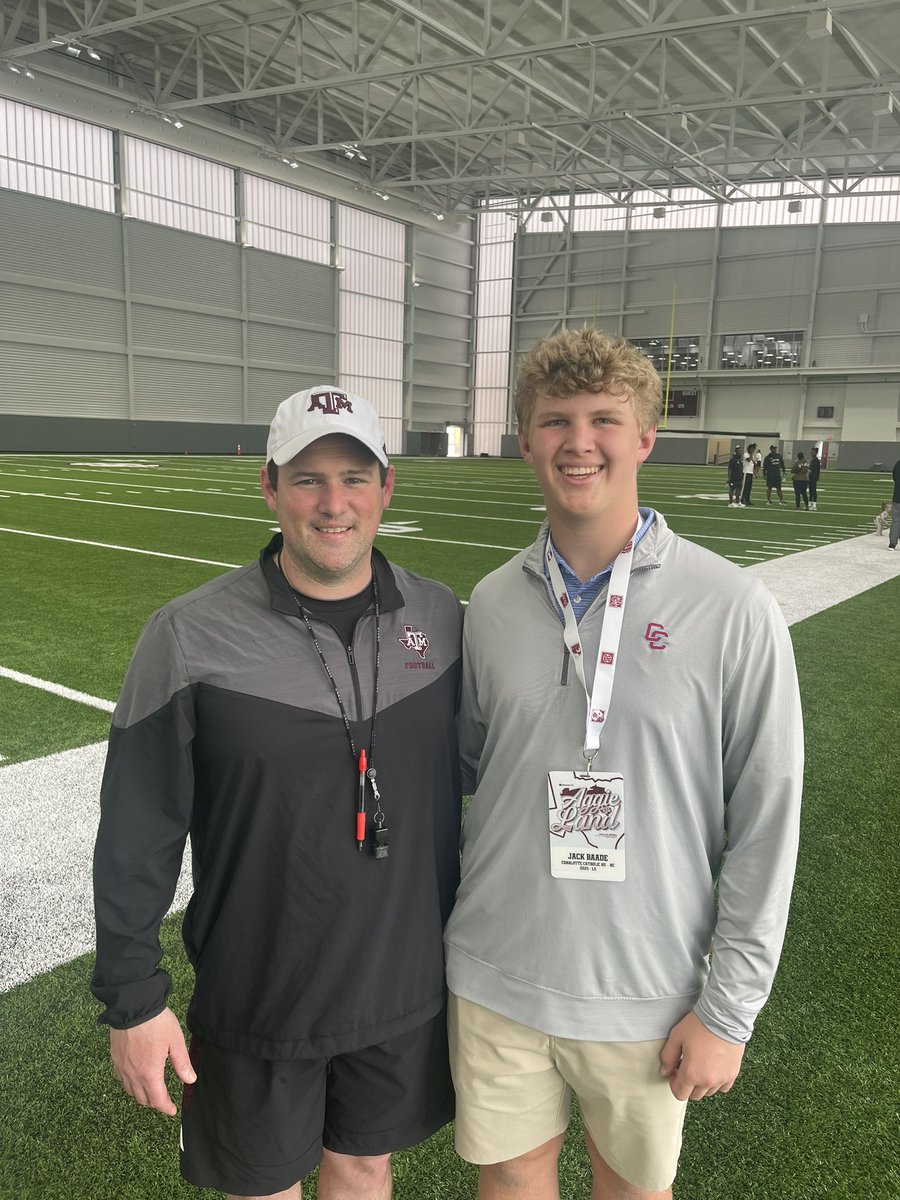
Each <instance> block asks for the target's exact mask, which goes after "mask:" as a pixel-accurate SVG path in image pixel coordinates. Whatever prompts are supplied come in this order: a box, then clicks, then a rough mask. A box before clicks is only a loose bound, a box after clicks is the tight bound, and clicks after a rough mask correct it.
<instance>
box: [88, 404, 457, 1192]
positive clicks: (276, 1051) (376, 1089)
mask: <svg viewBox="0 0 900 1200" xmlns="http://www.w3.org/2000/svg"><path fill="white" fill-rule="evenodd" d="M267 460H268V461H267V464H266V466H265V467H264V468H263V469H262V472H261V485H262V491H263V495H264V497H265V500H266V503H267V504H268V506H269V508H270V509H271V511H272V512H273V513H275V515H276V516H277V518H278V522H279V526H280V530H281V532H280V533H278V534H276V536H275V537H274V538H273V539H272V540H271V542H270V543H269V545H268V546H267V547H266V548H265V549H264V550H263V551H262V553H261V554H260V557H259V560H258V561H257V562H254V563H252V564H250V565H248V566H245V567H241V568H239V569H238V570H235V571H230V572H228V573H227V574H225V575H222V576H220V577H219V578H218V579H214V580H212V581H211V582H209V583H206V584H204V585H203V586H202V587H199V588H197V589H196V590H195V591H192V592H190V593H188V594H187V595H186V596H182V597H180V598H178V599H176V600H173V601H171V602H170V603H169V604H167V605H165V607H164V608H162V609H160V610H159V612H157V613H156V614H155V615H154V616H153V617H152V618H151V619H150V622H149V624H148V625H147V627H146V629H145V630H144V633H143V634H142V636H141V639H140V641H139V643H138V646H137V649H136V651H135V655H134V658H133V660H132V663H131V666H130V668H129V671H128V674H127V676H126V679H125V683H124V686H123V689H122V694H121V696H120V698H119V702H118V705H117V707H116V711H115V714H114V716H113V723H112V731H111V734H110V744H109V756H108V760H107V767H106V773H105V776H104V782H103V789H102V794H101V821H100V829H99V833H98V837H97V847H96V852H95V860H94V878H95V901H96V912H97V961H96V967H95V971H94V976H93V980H92V990H93V992H94V994H95V996H96V997H97V998H98V999H99V1000H100V1001H101V1002H102V1003H103V1004H104V1005H105V1006H106V1007H105V1011H104V1012H103V1014H102V1015H101V1017H100V1020H101V1022H105V1023H106V1024H108V1025H109V1026H110V1049H111V1054H112V1059H113V1065H114V1067H115V1070H116V1073H117V1075H118V1076H119V1078H120V1080H121V1081H122V1084H123V1086H124V1087H125V1090H126V1091H127V1092H129V1093H130V1094H131V1095H132V1096H133V1097H134V1098H135V1099H136V1100H137V1101H138V1103H140V1104H143V1105H146V1106H148V1107H152V1108H156V1109H159V1110H160V1111H161V1112H164V1113H167V1114H169V1115H175V1113H176V1111H177V1110H176V1106H175V1104H174V1103H173V1101H172V1099H171V1097H170V1096H169V1094H168V1091H167V1089H166V1083H165V1078H164V1068H165V1066H166V1062H167V1060H169V1061H171V1064H172V1067H173V1068H174V1070H175V1073H176V1075H177V1076H178V1077H179V1079H180V1080H181V1081H182V1083H183V1084H184V1095H183V1105H182V1128H181V1169H182V1174H183V1175H184V1177H185V1178H186V1179H187V1180H188V1181H189V1182H191V1183H194V1184H196V1185H198V1186H200V1187H210V1188H217V1189H219V1190H220V1191H222V1192H225V1193H226V1194H227V1195H228V1196H251V1197H256V1196H259V1197H261V1196H270V1197H283V1198H285V1200H288V1198H290V1200H296V1198H297V1197H299V1195H300V1180H301V1179H302V1178H303V1177H304V1176H305V1175H306V1174H307V1173H308V1172H309V1171H311V1170H312V1169H313V1168H314V1167H315V1166H316V1165H317V1164H318V1163H320V1162H321V1169H320V1174H319V1183H318V1195H319V1197H320V1200H341V1198H346V1197H353V1198H354V1200H386V1198H387V1197H389V1196H390V1195H391V1169H390V1153H391V1151H393V1150H397V1149H400V1148H402V1147H406V1146H410V1145H414V1144H415V1143H416V1142H418V1141H421V1140H422V1139H423V1138H425V1137H428V1136H429V1135H430V1134H431V1133H433V1132H434V1131H435V1130H437V1129H439V1128H440V1127H441V1126H442V1125H444V1124H446V1122H447V1121H448V1120H450V1119H451V1117H452V1115H453V1099H452V1088H451V1085H450V1078H449V1071H448V1065H447V1046H446V1026H445V1012H444V1007H445V991H444V975H443V957H442V944H441V937H442V929H443V926H444V923H445V922H446V919H447V917H448V915H449V911H450V906H451V904H452V901H453V896H454V892H455V889H456V884H457V882H458V874H459V859H458V835H459V821H460V807H459V806H460V786H459V775H458V765H457V746H456V735H455V729H454V714H455V708H456V697H457V687H458V676H459V654H460V637H461V609H460V605H459V602H458V600H457V599H456V597H455V596H454V595H453V593H452V592H451V591H450V589H449V588H447V587H445V586H444V585H442V584H438V583H435V582H433V581H431V580H426V579H423V578H421V577H420V576H418V575H414V574H412V573H411V572H409V571H405V570H403V569H401V568H399V567H396V566H393V565H392V564H390V563H389V562H388V561H387V560H386V559H385V558H384V557H383V555H381V554H380V553H379V551H377V550H375V549H374V548H373V541H374V538H375V535H376V533H377V531H378V525H379V521H380V519H381V515H382V512H383V511H384V509H385V507H386V506H387V505H388V503H389V501H390V498H391V493H392V490H393V486H394V469H393V467H391V466H389V464H388V460H387V455H386V453H385V446H384V434H383V430H382V427H381V422H380V420H379V418H378V416H377V414H376V412H375V410H374V409H373V408H372V407H371V405H370V404H368V403H367V401H365V400H363V399H362V398H361V397H359V396H354V395H352V394H351V393H348V392H345V391H343V390H341V389H340V388H338V387H335V386H332V385H322V386H319V387H314V388H310V389H308V390H306V391H302V392H298V393H297V394H296V395H293V396H291V397H289V398H288V399H287V400H285V401H284V402H283V404H281V406H280V407H279V409H278V411H277V413H276V415H275V419H274V420H273V422H272V426H271V430H270V433H269V439H268V445H267ZM188 835H190V838H191V845H192V851H193V876H194V894H193V898H192V900H191V903H190V905H189V906H188V909H187V912H186V914H185V918H184V924H183V936H184V941H185V946H186V948H187V953H188V957H189V958H190V961H191V963H192V965H193V967H194V971H195V976H196V979H195V987H194V992H193V996H192V998H191V1002H190V1007H189V1009H188V1013H187V1025H188V1028H189V1029H190V1031H191V1035H192V1039H191V1045H190V1051H188V1049H187V1047H186V1045H185V1040H184V1036H183V1034H182V1030H181V1025H180V1023H179V1021H178V1019H177V1017H176V1016H175V1015H174V1013H173V1012H172V1011H171V1009H169V1008H168V1007H167V1004H166V1000H167V996H168V994H169V991H170V989H171V980H170V978H169V976H168V975H167V974H166V973H165V972H164V971H162V970H160V968H159V962H160V957H161V951H160V948H159V940H158V935H159V925H160V922H161V920H162V917H163V915H164V914H165V912H166V910H167V908H168V906H169V904H170V902H171V899H172V894H173V892H174V889H175V883H176V880H177V877H178V872H179V867H180V863H181V858H182V853H183V849H184V844H185V840H186V838H187V836H188Z"/></svg>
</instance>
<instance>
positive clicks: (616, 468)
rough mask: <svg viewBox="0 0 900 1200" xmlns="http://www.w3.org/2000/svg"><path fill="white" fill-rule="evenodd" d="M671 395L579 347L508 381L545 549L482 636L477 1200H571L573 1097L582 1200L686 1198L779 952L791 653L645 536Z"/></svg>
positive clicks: (492, 591) (481, 610)
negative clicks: (542, 512)
mask: <svg viewBox="0 0 900 1200" xmlns="http://www.w3.org/2000/svg"><path fill="white" fill-rule="evenodd" d="M660 390H661V389H660V382H659V377H658V376H657V374H656V372H655V371H654V370H653V368H652V367H651V366H650V364H649V363H648V361H647V360H646V359H645V358H644V357H643V355H641V353H640V352H639V351H638V350H637V349H636V348H634V347H633V346H630V345H629V344H627V343H626V342H624V341H622V340H613V339H610V338H608V337H606V336H605V335H603V334H602V333H599V332H598V331H596V330H591V329H585V330H582V331H580V332H572V331H567V330H566V331H563V332H562V333H559V334H556V335H555V336H553V337H549V338H547V339H545V340H543V341H542V342H540V343H538V345H537V346H536V347H535V348H534V349H533V350H532V351H531V353H530V354H529V355H528V356H527V357H526V359H525V360H524V362H523V364H522V366H521V369H520V372H519V376H518V382H517V388H516V412H517V417H518V421H519V440H520V444H521V448H522V453H523V455H524V457H525V459H526V460H527V461H528V462H529V463H530V464H531V466H532V468H533V470H534V472H535V475H536V477H537V480H538V483H539V484H540V487H541V490H542V492H543V494H544V498H545V501H546V507H547V521H546V522H545V524H544V525H543V526H542V528H541V530H540V532H539V534H538V537H537V540H536V541H535V543H534V545H533V546H532V547H530V548H529V549H527V550H525V551H523V552H522V553H520V554H519V555H517V556H516V557H515V558H513V559H512V560H511V561H510V562H509V563H507V564H506V565H505V566H503V567H501V568H500V569H499V570H498V571H495V572H494V573H493V574H492V575H489V576H488V577H487V578H486V579H485V580H483V581H482V582H481V583H480V584H479V585H478V587H476V589H475V591H474V592H473V594H472V598H471V603H470V606H469V610H468V613H467V616H466V623H465V631H464V655H463V661H464V667H463V701H462V710H461V717H460V739H461V753H462V758H463V771H464V787H465V789H466V790H472V791H474V799H473V802H472V806H471V808H470V810H469V812H468V814H467V817H466V821H465V825H464V829H463V856H462V880H461V883H460V888H459V892H458V895H457V902H456V906H455V908H454V911H453V914H452V915H451V919H450V922H449V923H448V926H447V931H446V936H445V942H446V947H447V971H448V984H449V987H450V991H451V1000H450V1010H449V1016H450V1034H451V1063H452V1066H453V1072H454V1083H455V1085H456V1090H457V1126H456V1129H457V1133H456V1136H457V1149H458V1151H459V1153H460V1154H461V1155H462V1156H463V1157H464V1158H466V1159H468V1160H470V1161H472V1162H476V1163H479V1164H481V1171H480V1185H479V1196H480V1197H481V1198H482V1200H557V1197H558V1195H559V1191H558V1179H557V1159H558V1155H559V1152H560V1149H561V1146H562V1143H563V1139H564V1136H565V1130H566V1127H567V1124H568V1120H569V1103H570V1100H571V1097H572V1094H573V1093H574V1094H575V1095H577V1097H578V1100H579V1103H580V1107H581V1112H582V1116H583V1118H584V1124H585V1137H586V1143H587V1150H588V1153H589V1156H590V1160H591V1164H592V1168H593V1176H594V1187H593V1192H592V1196H593V1197H594V1200H650V1198H655V1200H664V1198H666V1197H669V1196H671V1190H670V1189H671V1184H672V1180H673V1178H674V1175H675V1172H676V1167H677V1161H678V1155H679V1150H680V1144H681V1129H682V1122H683V1119H684V1110H685V1106H686V1102H687V1100H689V1099H692V1100H700V1099H702V1098H704V1097H706V1096H710V1095H714V1094H715V1093H717V1092H727V1091H728V1090H729V1089H730V1088H731V1087H732V1085H733V1084H734V1081H735V1079H736V1078H737V1075H738V1072H739V1070H740V1066H741V1060H742V1056H743V1053H744V1046H745V1043H746V1042H747V1040H748V1039H749V1037H750V1034H751V1032H752V1029H753V1021H754V1018H755V1016H756V1013H757V1012H758V1010H759V1009H760V1008H761V1007H762V1005H763V1003H764V1002H765V999H766V997H767V996H768V993H769V990H770V987H771V984H772V978H773V974H774V971H775V967H776V965H777V961H778V957H779V954H780V950H781V944H782V938H783V934H784V928H785V922H786V918H787V911H788V902H789V896H790V890H791V882H792V877H793V871H794V862H795V855H796V847H797V831H798V811H799V800H800V780H801V778H802V758H803V755H802V730H801V719H800V702H799V695H798V689H797V681H796V674H795V670H794V664H793V655H792V651H791V643H790V639H789V637H788V633H787V629H786V627H785V623H784V620H783V618H782V616H781V613H780V611H779V609H778V606H777V604H776V603H775V600H774V598H773V597H772V596H771V594H769V593H768V592H767V591H766V589H765V588H764V587H762V586H761V585H760V584H759V583H758V581H756V580H754V579H752V578H750V577H749V576H747V575H746V574H745V573H743V572H742V571H741V570H740V569H738V568H737V567H735V566H733V565H732V564H730V563H728V562H726V561H725V560H723V559H721V558H719V557H717V556H716V555H715V554H712V553H710V552H709V551H707V550H705V549H701V548H700V547H699V546H695V545H692V544H691V543H689V542H686V541H684V540H683V539H681V538H679V537H677V536H676V535H675V534H674V533H673V532H672V531H671V530H670V529H669V528H668V526H667V525H666V522H665V520H664V519H663V518H662V517H661V516H660V515H659V514H658V513H655V512H654V511H653V510H651V509H646V508H639V506H638V493H637V472H638V468H639V466H640V465H641V463H643V462H644V461H645V459H646V458H647V456H648V455H649V454H650V452H651V450H652V448H653V444H654V440H655V437H656V422H657V419H658V414H659V409H660ZM760 671H762V672H763V673H764V675H765V678H766V680H767V686H766V688H760V687H759V678H760ZM726 843H727V853H726ZM717 891H718V897H717ZM711 947H712V954H711V955H710V948H711Z"/></svg>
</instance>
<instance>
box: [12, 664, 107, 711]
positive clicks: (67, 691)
mask: <svg viewBox="0 0 900 1200" xmlns="http://www.w3.org/2000/svg"><path fill="white" fill-rule="evenodd" d="M0 678H3V679H11V680H13V682H14V683H24V684H27V686H28V687H33V688H39V689H40V690H41V691H42V692H52V693H53V694H54V696H62V697H63V699H64V700H77V702H78V703H79V704H87V705H89V706H90V707H91V708H99V709H102V711H103V712H109V713H111V712H112V711H113V709H114V708H115V707H116V706H115V703H114V702H113V701H112V700H103V699H101V697H100V696H89V695H88V694H87V692H78V691H76V690H75V688H70V687H65V686H64V685H63V684H61V683H51V681H50V680H49V679H38V678H37V677H36V676H34V675H25V674H24V673H23V672H22V671H14V670H13V669H12V667H0Z"/></svg>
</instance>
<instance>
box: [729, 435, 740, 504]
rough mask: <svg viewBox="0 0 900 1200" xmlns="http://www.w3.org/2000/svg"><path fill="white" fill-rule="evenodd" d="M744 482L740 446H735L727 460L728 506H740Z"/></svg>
mask: <svg viewBox="0 0 900 1200" xmlns="http://www.w3.org/2000/svg"><path fill="white" fill-rule="evenodd" d="M743 482H744V472H743V468H742V465H741V448H740V446H735V448H734V453H733V454H732V456H731V458H730V459H729V460H728V507H729V508H740V507H741V485H742V484H743Z"/></svg>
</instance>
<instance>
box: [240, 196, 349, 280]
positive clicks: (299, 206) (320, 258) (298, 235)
mask: <svg viewBox="0 0 900 1200" xmlns="http://www.w3.org/2000/svg"><path fill="white" fill-rule="evenodd" d="M243 184H244V242H245V244H246V245H247V246H257V247H258V248H259V249H260V250H271V251H272V252H273V253H275V254H286V255H288V256H290V257H291V258H302V259H305V260H306V261H307V262H317V263H323V264H324V265H326V266H328V265H329V264H330V262H331V201H330V200H326V199H324V197H322V196H315V195H313V194H312V193H311V192H304V191H302V190H301V189H300V188H295V187H289V186H288V185H287V184H284V183H275V181H274V180H272V179H262V178H261V177H260V176H259V175H244V178H243Z"/></svg>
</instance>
